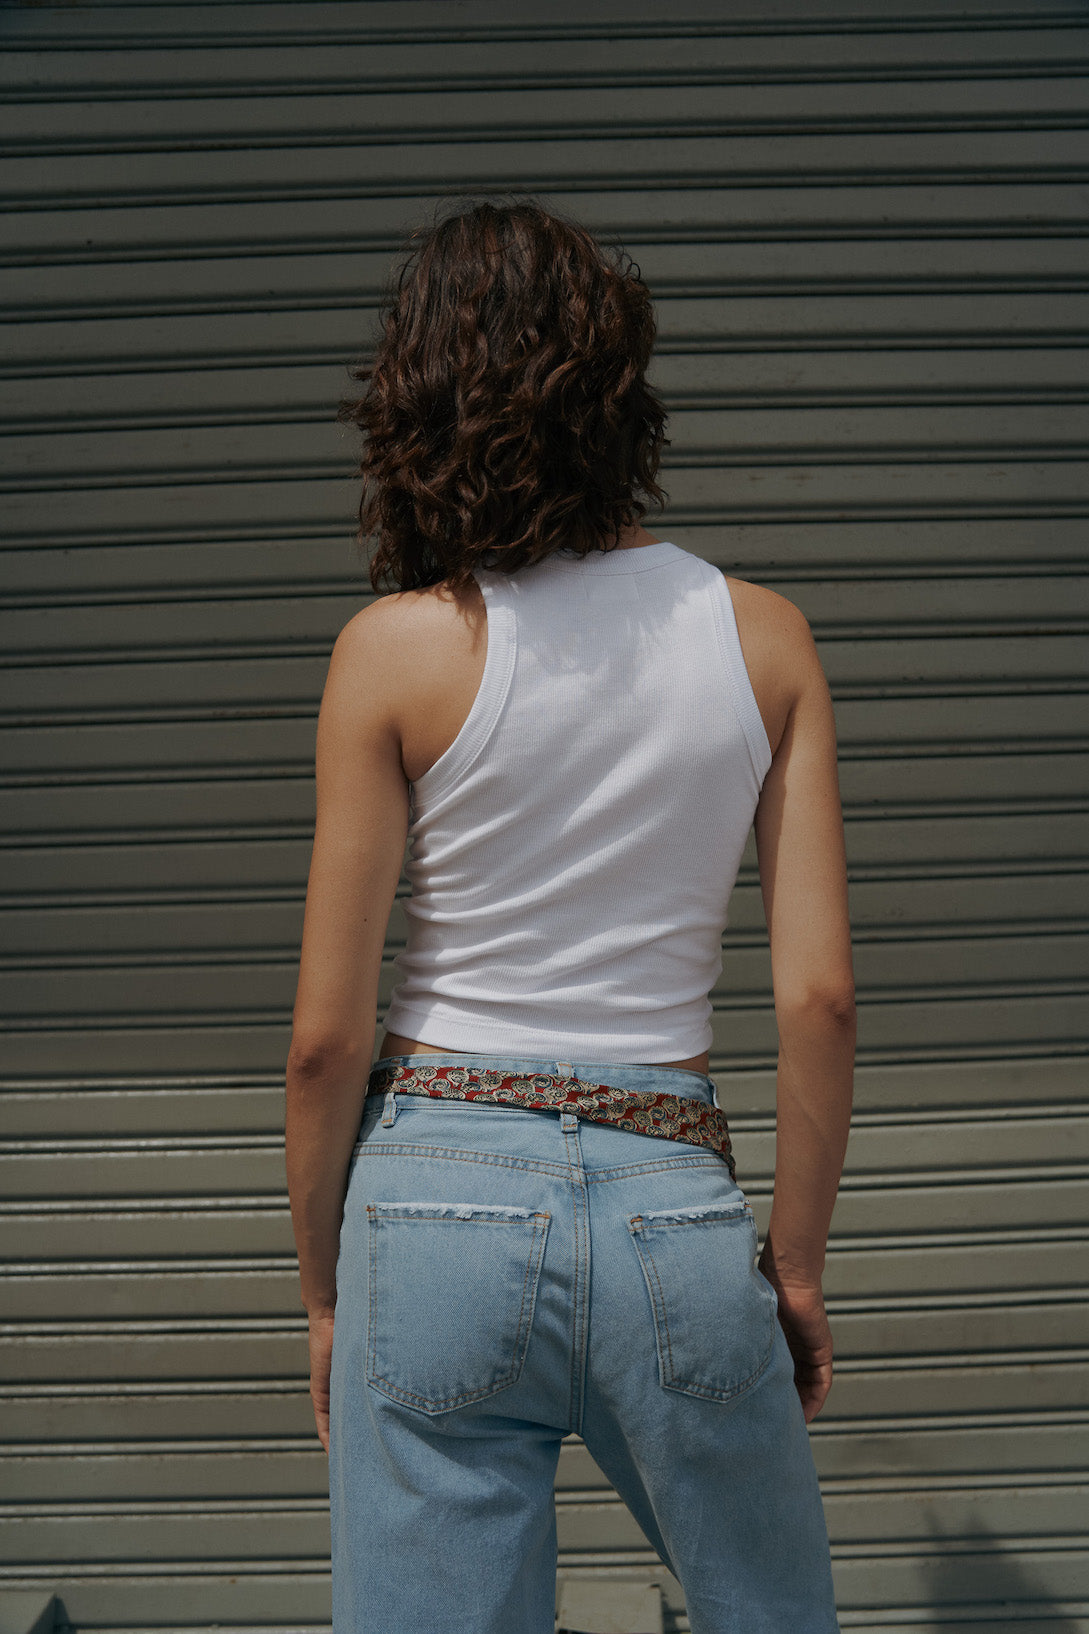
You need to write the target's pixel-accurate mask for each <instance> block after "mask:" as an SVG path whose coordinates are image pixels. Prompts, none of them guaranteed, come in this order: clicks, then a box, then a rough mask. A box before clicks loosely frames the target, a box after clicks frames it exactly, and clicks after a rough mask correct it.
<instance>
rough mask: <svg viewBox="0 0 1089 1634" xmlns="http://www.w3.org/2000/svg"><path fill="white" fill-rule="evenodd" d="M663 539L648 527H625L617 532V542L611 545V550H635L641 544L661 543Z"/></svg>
mask: <svg viewBox="0 0 1089 1634" xmlns="http://www.w3.org/2000/svg"><path fill="white" fill-rule="evenodd" d="M661 542H662V541H661V540H660V539H658V538H657V537H656V536H655V535H654V534H653V533H648V532H647V530H646V528H639V527H633V528H624V529H622V530H621V532H620V533H618V534H617V537H616V544H615V545H610V547H609V548H610V550H635V549H636V548H637V547H638V546H640V545H660V544H661Z"/></svg>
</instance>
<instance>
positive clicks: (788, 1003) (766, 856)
mask: <svg viewBox="0 0 1089 1634" xmlns="http://www.w3.org/2000/svg"><path fill="white" fill-rule="evenodd" d="M789 623H790V624H791V625H793V626H796V627H795V628H793V629H792V630H791V631H790V636H791V640H790V651H791V655H792V656H791V659H790V662H791V664H792V666H796V668H797V677H796V685H795V686H794V687H793V688H792V690H793V699H792V702H791V705H790V709H789V713H788V715H787V719H786V725H785V728H784V731H783V735H782V738H781V739H780V741H779V744H778V746H777V748H776V751H775V754H774V757H773V761H772V765H771V769H770V770H769V772H768V775H767V777H766V779H765V782H764V787H763V790H762V792H761V796H760V803H759V806H758V808H757V813H756V843H757V855H758V858H759V864H760V883H761V889H762V892H763V897H764V908H765V912H766V914H767V921H768V933H769V937H770V941H771V962H772V980H773V984H774V992H775V1017H776V1023H777V1026H778V1030H779V1066H778V1077H777V1085H776V1150H775V1189H774V1195H773V1201H772V1212H771V1223H770V1226H769V1229H768V1235H767V1240H766V1242H765V1245H764V1251H763V1255H762V1257H761V1269H762V1270H763V1272H764V1274H765V1275H766V1276H767V1277H768V1278H769V1280H770V1281H771V1282H772V1283H773V1284H774V1285H775V1288H776V1291H777V1292H778V1295H779V1307H780V1318H781V1320H782V1323H783V1328H784V1331H785V1332H786V1335H787V1339H788V1341H789V1342H790V1346H791V1350H792V1352H793V1354H794V1361H795V1378H796V1381H797V1385H798V1391H799V1394H800V1396H801V1399H802V1405H803V1407H804V1409H805V1414H806V1418H807V1419H811V1418H814V1417H815V1416H816V1414H817V1413H818V1412H819V1411H820V1409H821V1406H822V1405H823V1403H824V1400H825V1397H826V1396H827V1394H828V1390H829V1388H830V1387H831V1382H832V1341H831V1334H830V1332H829V1329H828V1322H827V1318H826V1316H825V1313H824V1300H823V1295H822V1292H821V1276H822V1273H823V1269H824V1256H825V1246H826V1243H827V1238H828V1228H829V1224H830V1222H831V1218H832V1209H833V1205H834V1203H835V1199H836V1191H837V1188H838V1186H839V1179H840V1173H841V1170H842V1167H843V1156H844V1150H845V1148H846V1144H847V1132H848V1126H849V1123H850V1113H851V1093H852V1074H853V1064H854V1049H855V1004H854V981H853V975H852V967H851V946H850V926H849V921H848V913H847V866H846V858H845V852H844V840H843V819H842V814H841V809H840V799H839V785H838V778H837V771H836V738H835V722H834V718H833V713H832V702H831V698H830V696H829V692H828V685H827V682H826V680H825V677H824V672H823V670H822V669H821V665H820V660H819V658H818V656H817V652H816V647H815V646H814V643H813V638H812V634H811V632H810V630H809V626H808V624H807V623H806V621H805V619H804V618H803V617H802V615H801V614H800V613H799V612H798V611H797V609H791V614H790V618H789Z"/></svg>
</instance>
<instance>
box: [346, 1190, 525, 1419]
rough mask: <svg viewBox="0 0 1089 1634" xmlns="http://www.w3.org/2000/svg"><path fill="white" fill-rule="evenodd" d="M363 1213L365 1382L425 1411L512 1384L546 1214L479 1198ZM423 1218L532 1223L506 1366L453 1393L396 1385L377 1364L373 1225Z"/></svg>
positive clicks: (521, 1361)
mask: <svg viewBox="0 0 1089 1634" xmlns="http://www.w3.org/2000/svg"><path fill="white" fill-rule="evenodd" d="M367 1217H368V1227H369V1233H368V1234H369V1236H370V1312H369V1321H368V1327H369V1329H370V1332H369V1334H368V1342H367V1383H368V1384H369V1385H371V1386H372V1387H373V1388H374V1389H376V1390H378V1391H379V1392H380V1393H381V1394H382V1395H386V1396H389V1397H390V1399H391V1400H393V1401H398V1402H401V1403H402V1404H403V1405H405V1406H408V1407H412V1408H415V1409H416V1410H417V1411H420V1412H425V1413H431V1414H436V1413H442V1412H450V1411H452V1410H453V1409H454V1408H455V1407H462V1406H466V1405H467V1404H468V1403H470V1402H473V1401H481V1400H484V1399H485V1398H487V1397H489V1396H493V1395H497V1394H498V1393H499V1392H500V1391H501V1390H506V1389H508V1388H509V1387H510V1386H511V1385H512V1384H515V1383H516V1382H517V1381H518V1379H519V1378H520V1376H521V1373H522V1368H523V1367H524V1365H525V1359H526V1352H527V1350H528V1348H529V1337H530V1331H531V1327H532V1316H533V1309H534V1306H535V1304H536V1291H537V1283H538V1279H539V1275H540V1269H541V1261H542V1258H543V1256H544V1250H545V1243H546V1240H547V1237H548V1227H549V1225H550V1223H551V1220H552V1216H551V1214H550V1213H548V1212H547V1211H545V1210H535V1209H523V1208H512V1207H511V1208H508V1207H504V1206H503V1205H490V1204H480V1203H467V1204H456V1203H403V1204H396V1203H394V1204H382V1203H378V1204H375V1203H368V1204H367ZM424 1220H426V1221H427V1222H428V1223H429V1224H431V1225H447V1224H458V1225H467V1224H473V1223H482V1224H487V1225H518V1226H526V1225H532V1228H533V1229H532V1231H531V1233H530V1235H529V1249H528V1253H527V1255H526V1267H525V1271H524V1273H523V1276H522V1289H521V1296H520V1301H519V1306H518V1315H517V1320H516V1323H515V1332H514V1342H513V1345H512V1347H511V1361H510V1365H509V1367H508V1368H507V1370H506V1372H505V1373H503V1374H501V1375H500V1376H499V1377H498V1378H497V1379H492V1380H490V1381H489V1382H488V1383H487V1384H485V1385H481V1386H479V1387H477V1388H475V1389H469V1390H462V1391H458V1392H456V1393H455V1394H453V1395H448V1396H439V1397H433V1396H427V1395H424V1394H422V1393H421V1392H420V1391H416V1390H411V1389H409V1388H408V1386H407V1385H405V1384H398V1383H397V1382H396V1380H393V1379H390V1378H388V1377H387V1376H386V1375H385V1374H384V1373H382V1372H380V1371H379V1367H378V1321H377V1311H378V1232H377V1231H376V1230H375V1229H374V1227H375V1225H377V1224H378V1222H379V1221H383V1222H387V1223H392V1222H397V1221H400V1222H405V1221H424Z"/></svg>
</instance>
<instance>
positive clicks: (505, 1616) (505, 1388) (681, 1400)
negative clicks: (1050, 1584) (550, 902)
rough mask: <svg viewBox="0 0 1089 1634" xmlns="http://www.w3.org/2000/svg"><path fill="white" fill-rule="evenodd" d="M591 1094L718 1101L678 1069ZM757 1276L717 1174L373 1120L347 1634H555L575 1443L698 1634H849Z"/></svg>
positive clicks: (462, 1110)
mask: <svg viewBox="0 0 1089 1634" xmlns="http://www.w3.org/2000/svg"><path fill="white" fill-rule="evenodd" d="M396 1059H398V1060H404V1061H412V1060H417V1061H419V1060H423V1061H426V1062H428V1063H430V1064H432V1065H437V1064H439V1063H440V1062H443V1061H452V1062H457V1063H459V1064H462V1065H469V1064H476V1065H487V1066H499V1065H502V1066H503V1067H504V1068H507V1069H509V1070H511V1071H525V1070H536V1071H556V1070H557V1068H558V1063H555V1062H548V1063H543V1062H542V1061H541V1060H539V1059H534V1060H532V1061H530V1060H527V1059H525V1058H507V1057H502V1058H499V1057H486V1056H470V1055H458V1056H439V1055H428V1056H425V1057H399V1058H396ZM574 1070H575V1072H576V1073H577V1074H578V1076H580V1077H582V1078H586V1079H591V1080H594V1081H597V1082H601V1083H611V1084H614V1085H615V1086H617V1087H618V1088H626V1089H657V1090H668V1091H669V1092H671V1093H673V1094H682V1095H689V1094H691V1095H695V1096H699V1097H700V1098H701V1099H703V1100H705V1101H709V1102H712V1101H713V1098H714V1097H713V1090H712V1086H711V1082H710V1080H709V1079H707V1078H704V1077H703V1076H702V1075H700V1074H697V1073H684V1072H681V1071H678V1070H677V1069H675V1068H661V1067H620V1068H618V1067H616V1066H615V1065H601V1064H599V1063H587V1062H577V1063H574ZM756 1249H757V1241H756V1229H755V1225H754V1223H753V1218H752V1212H751V1210H750V1207H749V1204H748V1202H747V1201H746V1199H745V1196H744V1194H743V1192H742V1191H741V1190H740V1189H739V1187H738V1186H737V1185H736V1184H735V1183H734V1181H733V1180H732V1179H731V1178H730V1173H729V1170H728V1168H727V1165H726V1163H725V1162H724V1161H723V1160H722V1158H720V1157H719V1156H717V1155H716V1154H715V1153H713V1152H709V1151H704V1150H702V1149H700V1148H698V1147H694V1146H690V1145H684V1144H682V1143H680V1142H678V1141H672V1140H664V1139H660V1138H658V1137H656V1136H651V1135H643V1134H635V1133H631V1132H629V1131H627V1130H623V1129H616V1128H609V1127H607V1126H604V1125H601V1124H596V1123H592V1122H589V1121H587V1120H585V1119H580V1118H579V1117H578V1116H577V1115H576V1114H574V1113H572V1112H567V1111H554V1110H549V1111H529V1110H524V1109H521V1108H512V1107H503V1106H489V1105H484V1104H479V1103H478V1104H472V1103H469V1102H461V1101H447V1100H431V1099H427V1098H423V1097H418V1096H412V1095H404V1094H395V1093H393V1094H389V1095H386V1096H384V1097H380V1098H375V1099H374V1100H372V1101H369V1102H368V1103H367V1109H366V1112H365V1115H364V1118H363V1125H362V1129H361V1131H360V1139H359V1142H358V1144H357V1146H356V1149H355V1153H354V1155H353V1158H352V1169H351V1174H350V1179H349V1184H348V1193H347V1198H346V1202H345V1209H344V1223H343V1227H342V1231H341V1241H340V1257H339V1261H338V1265H337V1307H336V1321H335V1324H334V1335H335V1337H334V1345H333V1375H332V1412H331V1449H330V1493H331V1509H332V1537H333V1617H334V1622H333V1626H334V1630H335V1634H552V1631H553V1628H554V1617H555V1592H556V1521H555V1509H554V1504H553V1495H552V1494H553V1480H554V1477H555V1473H556V1466H557V1459H558V1456H559V1449H560V1442H561V1440H562V1439H563V1437H564V1436H566V1435H568V1434H570V1433H572V1432H574V1433H577V1434H578V1435H580V1436H581V1437H582V1439H583V1440H584V1442H585V1444H586V1446H587V1448H588V1450H589V1451H590V1453H591V1454H592V1456H593V1457H594V1459H595V1460H596V1462H597V1463H598V1464H599V1466H600V1467H601V1469H602V1471H603V1472H604V1473H605V1475H606V1476H607V1477H608V1479H609V1480H610V1481H611V1482H612V1483H613V1485H614V1486H615V1488H616V1490H617V1492H618V1493H619V1494H620V1496H621V1497H622V1498H623V1499H624V1501H625V1503H626V1504H627V1505H628V1507H629V1509H630V1510H631V1512H632V1514H633V1515H634V1517H635V1519H636V1521H637V1522H638V1524H639V1526H640V1527H641V1528H642V1531H643V1532H644V1534H645V1535H646V1537H647V1539H648V1540H649V1542H650V1543H651V1545H652V1546H653V1548H654V1549H655V1550H656V1551H657V1553H658V1555H659V1556H660V1558H661V1560H662V1561H663V1563H664V1564H665V1565H666V1566H667V1567H668V1568H669V1569H670V1570H671V1571H672V1572H673V1573H674V1574H675V1575H676V1577H677V1578H678V1579H679V1580H680V1583H681V1585H682V1587H683V1589H684V1593H685V1597H686V1602H687V1608H688V1616H689V1619H690V1623H691V1628H692V1634H834V1631H835V1630H837V1628H838V1624H837V1622H836V1613H835V1608H834V1604H833V1598H832V1582H831V1571H830V1566H829V1556H828V1539H827V1534H826V1531H825V1525H824V1515H823V1511H822V1508H821V1501H820V1494H819V1491H818V1487H817V1479H816V1473H815V1470H814V1467H813V1460H812V1455H811V1453H810V1448H809V1439H808V1435H807V1433H806V1428H805V1422H804V1419H803V1415H802V1410H801V1406H800V1403H799V1401H798V1397H797V1394H796V1392H795V1389H794V1383H793V1363H792V1361H791V1357H790V1352H789V1350H788V1348H787V1345H786V1341H785V1339H784V1337H783V1334H782V1330H781V1329H780V1327H779V1324H778V1322H777V1320H776V1308H775V1293H774V1290H773V1289H772V1288H771V1286H770V1284H769V1283H768V1282H767V1281H766V1280H765V1279H764V1278H763V1277H762V1276H761V1274H760V1273H759V1271H758V1270H757V1269H756V1264H755V1257H756Z"/></svg>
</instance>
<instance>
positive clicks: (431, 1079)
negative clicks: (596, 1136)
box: [367, 1066, 735, 1176]
mask: <svg viewBox="0 0 1089 1634" xmlns="http://www.w3.org/2000/svg"><path fill="white" fill-rule="evenodd" d="M391 1089H392V1090H394V1091H395V1092H396V1094H398V1095H428V1096H430V1097H431V1098H432V1099H434V1100H442V1101H483V1102H485V1103H490V1104H492V1105H493V1106H521V1107H529V1108H531V1109H533V1110H535V1111H549V1110H552V1111H568V1112H575V1113H577V1114H578V1116H579V1117H580V1118H586V1119H588V1120H589V1121H590V1122H591V1123H609V1124H612V1125H613V1126H614V1127H615V1128H617V1129H628V1130H630V1131H632V1133H634V1134H637V1135H656V1136H658V1137H659V1138H660V1139H661V1140H681V1141H686V1142H687V1143H688V1144H689V1145H690V1146H706V1147H708V1148H709V1149H710V1150H711V1151H712V1152H715V1153H717V1154H718V1156H719V1157H721V1158H724V1159H725V1161H726V1163H727V1164H728V1165H729V1169H730V1174H731V1176H734V1172H735V1170H734V1157H733V1149H732V1147H731V1144H730V1131H729V1129H728V1127H727V1124H726V1114H725V1113H724V1112H723V1111H721V1109H720V1108H719V1107H717V1106H709V1105H708V1104H707V1102H706V1101H700V1100H696V1099H694V1098H692V1097H688V1096H683V1095H667V1094H661V1093H659V1092H658V1091H657V1090H650V1089H631V1090H629V1089H612V1088H610V1086H609V1085H608V1084H591V1083H587V1082H586V1080H585V1079H584V1078H564V1077H561V1076H560V1075H558V1074H555V1073H550V1072H533V1073H521V1072H519V1073H503V1072H498V1071H493V1070H491V1069H488V1068H482V1067H451V1066H444V1067H405V1066H397V1067H393V1066H390V1067H376V1068H375V1070H374V1071H373V1072H372V1073H371V1076H370V1080H369V1082H368V1084H367V1094H368V1096H371V1095H384V1094H386V1092H387V1091H388V1090H391Z"/></svg>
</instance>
